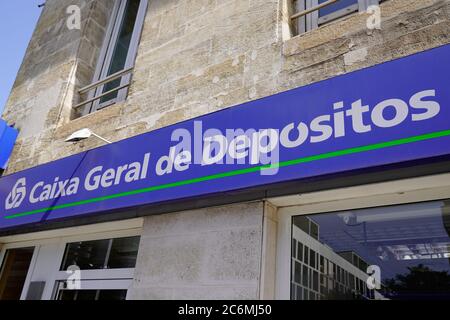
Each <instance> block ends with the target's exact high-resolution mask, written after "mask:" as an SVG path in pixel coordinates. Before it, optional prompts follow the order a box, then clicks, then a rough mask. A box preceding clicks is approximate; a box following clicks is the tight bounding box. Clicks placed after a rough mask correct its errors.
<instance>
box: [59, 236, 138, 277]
mask: <svg viewBox="0 0 450 320" xmlns="http://www.w3.org/2000/svg"><path fill="white" fill-rule="evenodd" d="M139 241H140V237H127V238H118V239H107V240H95V241H82V242H73V243H69V244H67V246H66V251H65V253H64V260H63V263H62V265H61V270H67V269H68V268H69V267H70V266H73V265H75V266H78V267H79V268H80V269H81V270H93V269H121V268H134V267H135V265H136V259H137V253H138V249H139Z"/></svg>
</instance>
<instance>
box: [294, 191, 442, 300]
mask: <svg viewBox="0 0 450 320" xmlns="http://www.w3.org/2000/svg"><path fill="white" fill-rule="evenodd" d="M349 216H351V217H352V219H349ZM303 217H307V218H308V219H310V220H311V221H312V222H314V223H315V224H316V225H317V226H319V228H320V230H321V232H320V236H319V238H318V239H316V238H314V237H313V236H312V235H310V234H307V233H305V232H304V231H303V230H301V229H300V227H299V225H297V224H296V223H295V221H296V220H297V217H295V216H294V217H293V219H292V223H291V226H292V231H291V235H292V239H294V240H295V242H296V245H297V248H298V246H299V245H300V244H303V246H305V244H307V245H308V248H309V249H308V251H309V263H305V262H304V261H303V262H302V261H300V260H299V259H298V255H297V256H292V257H291V261H292V268H293V269H292V274H291V283H290V285H291V286H290V287H291V298H292V299H333V300H336V299H339V300H340V299H343V300H350V299H364V300H369V299H389V300H405V299H407V300H411V299H413V300H414V299H419V300H424V299H425V300H427V299H449V298H450V200H444V201H429V202H422V203H414V204H403V205H391V206H383V207H374V208H367V209H358V210H350V211H348V210H346V211H338V212H333V213H321V214H313V215H308V216H303ZM301 220H302V221H305V220H304V219H301ZM300 225H301V224H300ZM315 252H318V253H319V258H317V256H316V255H315V254H314V253H315ZM317 261H319V267H317V266H316V264H317ZM326 261H328V262H329V264H328V271H327V270H326V268H325V265H326V264H327V263H326ZM369 266H371V267H372V268H374V267H375V269H372V270H379V272H378V271H376V273H375V275H374V277H375V278H379V281H380V284H379V287H378V288H376V290H374V289H373V287H371V286H369V285H368V284H367V280H368V277H369V274H368V272H369V271H368V270H367V268H368V267H369ZM302 291H303V292H305V291H307V292H308V295H305V294H303V295H301V294H299V292H302Z"/></svg>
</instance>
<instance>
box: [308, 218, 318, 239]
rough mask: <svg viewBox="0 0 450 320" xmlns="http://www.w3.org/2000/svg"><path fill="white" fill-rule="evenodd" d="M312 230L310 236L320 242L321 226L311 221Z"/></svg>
mask: <svg viewBox="0 0 450 320" xmlns="http://www.w3.org/2000/svg"><path fill="white" fill-rule="evenodd" d="M310 229H311V230H310V236H311V237H313V238H314V239H316V240H319V226H318V225H317V224H315V223H314V222H312V221H311V224H310Z"/></svg>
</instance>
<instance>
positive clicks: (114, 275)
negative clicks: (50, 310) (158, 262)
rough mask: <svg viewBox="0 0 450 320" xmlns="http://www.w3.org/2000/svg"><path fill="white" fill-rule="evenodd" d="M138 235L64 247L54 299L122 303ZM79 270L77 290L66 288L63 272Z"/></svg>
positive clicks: (135, 253) (73, 243)
mask: <svg viewBox="0 0 450 320" xmlns="http://www.w3.org/2000/svg"><path fill="white" fill-rule="evenodd" d="M139 242H140V236H130V237H124V238H111V239H99V240H88V241H77V242H71V243H67V244H66V245H65V250H64V255H63V260H62V263H61V266H60V273H59V275H60V276H59V277H58V278H57V281H56V288H55V293H54V297H53V298H54V299H56V300H75V301H76V300H125V299H126V297H127V291H128V288H129V287H130V286H131V281H132V278H133V276H132V275H133V272H134V268H135V266H136V259H137V254H138V249H139ZM73 267H76V268H78V269H79V270H80V271H81V273H80V286H79V288H71V287H69V286H68V282H69V280H68V279H66V278H67V274H66V272H65V271H66V270H72V269H73Z"/></svg>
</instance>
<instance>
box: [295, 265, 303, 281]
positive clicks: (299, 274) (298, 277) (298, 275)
mask: <svg viewBox="0 0 450 320" xmlns="http://www.w3.org/2000/svg"><path fill="white" fill-rule="evenodd" d="M294 275H295V276H294V281H295V282H296V283H299V284H300V283H301V281H302V265H301V264H300V263H298V262H295V272H294Z"/></svg>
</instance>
